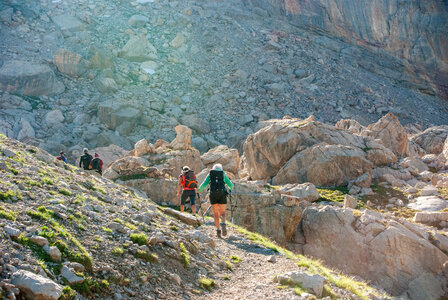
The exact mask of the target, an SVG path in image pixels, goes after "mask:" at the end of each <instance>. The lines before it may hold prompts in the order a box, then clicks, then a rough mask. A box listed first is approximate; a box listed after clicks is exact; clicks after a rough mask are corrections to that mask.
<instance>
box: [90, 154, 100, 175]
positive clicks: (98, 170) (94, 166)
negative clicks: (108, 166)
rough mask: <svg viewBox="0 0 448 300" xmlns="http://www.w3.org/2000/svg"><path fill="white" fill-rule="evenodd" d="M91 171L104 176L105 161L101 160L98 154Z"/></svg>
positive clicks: (92, 162)
mask: <svg viewBox="0 0 448 300" xmlns="http://www.w3.org/2000/svg"><path fill="white" fill-rule="evenodd" d="M90 169H91V170H95V171H96V172H98V173H99V174H100V175H103V160H102V159H101V158H100V156H99V155H98V153H95V158H94V159H92V161H91V162H90Z"/></svg>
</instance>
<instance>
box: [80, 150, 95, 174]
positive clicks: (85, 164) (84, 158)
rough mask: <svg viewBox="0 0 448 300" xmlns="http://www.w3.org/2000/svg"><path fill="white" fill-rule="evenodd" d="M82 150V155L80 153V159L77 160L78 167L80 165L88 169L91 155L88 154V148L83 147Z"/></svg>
mask: <svg viewBox="0 0 448 300" xmlns="http://www.w3.org/2000/svg"><path fill="white" fill-rule="evenodd" d="M83 152H84V155H82V156H81V159H80V160H79V167H80V168H81V165H82V168H83V169H84V170H89V168H90V162H91V161H92V159H93V157H92V155H90V154H89V150H88V149H87V148H84V150H83Z"/></svg>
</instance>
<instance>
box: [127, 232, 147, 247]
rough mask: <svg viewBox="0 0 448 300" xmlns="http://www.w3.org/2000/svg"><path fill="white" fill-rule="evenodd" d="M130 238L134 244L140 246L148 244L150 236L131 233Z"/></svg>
mask: <svg viewBox="0 0 448 300" xmlns="http://www.w3.org/2000/svg"><path fill="white" fill-rule="evenodd" d="M129 237H130V238H131V241H132V242H134V243H137V244H139V245H140V246H143V245H147V244H148V236H147V235H146V234H144V233H131V234H130V235H129Z"/></svg>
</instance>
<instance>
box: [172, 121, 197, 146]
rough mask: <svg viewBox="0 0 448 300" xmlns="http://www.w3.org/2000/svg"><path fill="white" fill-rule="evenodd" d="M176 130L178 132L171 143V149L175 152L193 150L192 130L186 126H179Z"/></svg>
mask: <svg viewBox="0 0 448 300" xmlns="http://www.w3.org/2000/svg"><path fill="white" fill-rule="evenodd" d="M174 130H176V133H177V135H176V137H175V138H174V140H172V141H171V144H170V146H171V148H173V149H174V150H187V149H190V148H191V134H192V132H191V129H190V128H188V127H187V126H184V125H177V126H176V127H175V128H174Z"/></svg>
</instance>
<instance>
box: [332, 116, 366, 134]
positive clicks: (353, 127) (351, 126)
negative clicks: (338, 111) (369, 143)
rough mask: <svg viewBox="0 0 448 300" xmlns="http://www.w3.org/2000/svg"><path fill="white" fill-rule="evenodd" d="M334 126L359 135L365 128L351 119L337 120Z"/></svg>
mask: <svg viewBox="0 0 448 300" xmlns="http://www.w3.org/2000/svg"><path fill="white" fill-rule="evenodd" d="M334 126H335V127H336V128H339V129H345V130H347V131H350V132H351V133H354V134H360V133H361V132H362V131H363V130H364V128H365V127H364V126H362V125H361V124H360V123H359V122H358V121H356V120H352V119H342V120H339V121H338V122H337V123H336V124H335V125H334Z"/></svg>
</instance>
